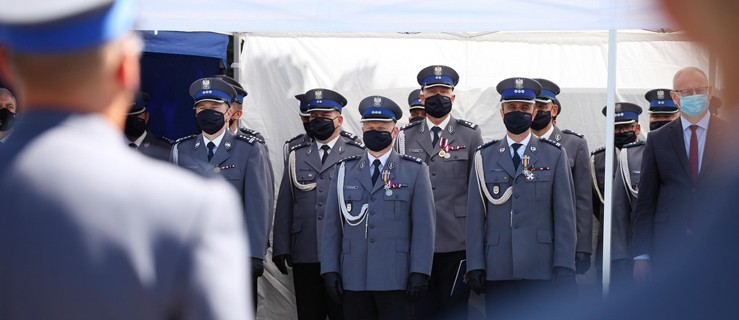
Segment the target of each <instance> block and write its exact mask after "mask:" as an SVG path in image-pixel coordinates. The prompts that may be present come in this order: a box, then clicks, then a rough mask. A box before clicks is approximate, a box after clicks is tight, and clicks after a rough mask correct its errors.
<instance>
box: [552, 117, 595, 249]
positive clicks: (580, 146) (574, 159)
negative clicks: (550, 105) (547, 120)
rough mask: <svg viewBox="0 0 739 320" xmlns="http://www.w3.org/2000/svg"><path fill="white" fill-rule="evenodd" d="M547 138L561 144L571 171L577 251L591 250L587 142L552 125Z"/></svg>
mask: <svg viewBox="0 0 739 320" xmlns="http://www.w3.org/2000/svg"><path fill="white" fill-rule="evenodd" d="M549 139H550V140H552V141H555V142H559V143H560V144H562V147H563V148H565V150H566V151H567V162H568V163H569V166H570V171H571V173H572V183H573V186H574V187H575V194H574V195H575V216H576V217H577V221H576V222H575V224H576V226H577V246H576V251H577V252H586V253H592V252H593V195H592V191H591V190H592V183H591V178H590V159H589V155H590V152H588V142H587V140H585V138H584V137H583V135H581V134H579V133H576V132H573V131H570V130H567V129H565V130H560V129H559V128H558V127H557V126H554V130H553V131H552V135H551V136H549Z"/></svg>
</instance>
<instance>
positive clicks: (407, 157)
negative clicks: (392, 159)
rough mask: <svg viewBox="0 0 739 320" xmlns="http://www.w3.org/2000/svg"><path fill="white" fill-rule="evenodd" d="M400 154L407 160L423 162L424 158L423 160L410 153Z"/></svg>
mask: <svg viewBox="0 0 739 320" xmlns="http://www.w3.org/2000/svg"><path fill="white" fill-rule="evenodd" d="M398 156H399V157H400V158H401V159H405V160H409V161H415V162H418V163H421V162H423V160H421V159H419V158H416V157H412V156H409V155H407V154H399V155H398Z"/></svg>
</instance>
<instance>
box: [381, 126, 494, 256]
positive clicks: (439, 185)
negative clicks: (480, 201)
mask: <svg viewBox="0 0 739 320" xmlns="http://www.w3.org/2000/svg"><path fill="white" fill-rule="evenodd" d="M450 117H451V116H450ZM441 138H446V139H448V141H449V146H451V147H452V149H454V148H459V149H457V150H451V151H449V158H443V157H440V156H439V151H441V147H440V146H439V143H437V144H436V145H435V146H432V145H431V144H432V140H431V132H430V131H429V128H427V125H426V121H416V122H413V123H411V124H408V125H406V126H404V127H403V128H401V131H400V134H399V135H398V139H396V141H395V142H396V144H395V150H396V151H398V153H400V154H407V155H410V156H414V157H416V158H420V159H422V160H424V162H425V163H426V164H427V165H428V166H429V173H430V175H431V189H432V190H433V192H434V203H435V204H436V221H437V224H436V243H435V247H434V252H452V251H463V250H464V249H465V228H466V227H465V224H466V221H467V219H466V217H467V181H468V180H469V173H470V168H472V158H473V156H474V154H475V151H476V150H477V147H479V146H480V145H481V144H482V135H481V134H480V128H479V127H478V126H477V125H476V124H473V123H470V122H468V121H464V120H458V119H455V118H454V117H451V119H450V120H449V123H448V124H447V126H446V128H445V130H444V131H443V132H442V134H441Z"/></svg>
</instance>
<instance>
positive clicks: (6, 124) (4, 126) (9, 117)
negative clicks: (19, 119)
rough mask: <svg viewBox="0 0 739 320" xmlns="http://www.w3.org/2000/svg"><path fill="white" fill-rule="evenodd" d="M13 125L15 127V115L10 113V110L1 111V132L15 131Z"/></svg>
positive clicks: (3, 109)
mask: <svg viewBox="0 0 739 320" xmlns="http://www.w3.org/2000/svg"><path fill="white" fill-rule="evenodd" d="M13 125H15V113H13V112H10V110H9V109H8V108H2V109H0V131H8V130H10V129H13Z"/></svg>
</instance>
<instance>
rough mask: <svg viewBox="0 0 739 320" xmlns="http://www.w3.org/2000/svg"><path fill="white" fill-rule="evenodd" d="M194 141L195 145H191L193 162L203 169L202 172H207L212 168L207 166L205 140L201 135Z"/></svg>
mask: <svg viewBox="0 0 739 320" xmlns="http://www.w3.org/2000/svg"><path fill="white" fill-rule="evenodd" d="M195 139H197V140H195V145H193V148H194V149H195V152H194V158H195V159H194V160H195V162H197V163H198V165H199V166H200V167H201V168H202V169H203V172H208V171H209V170H210V169H211V168H212V166H211V165H210V164H208V146H206V144H205V138H204V137H203V134H202V133H201V134H200V135H198V137H197V138H195Z"/></svg>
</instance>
